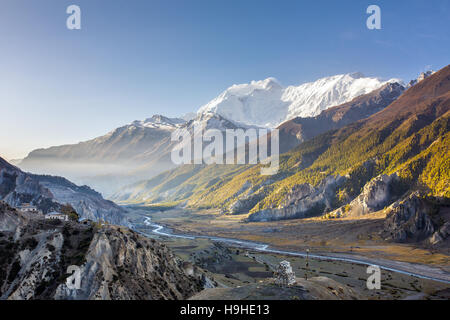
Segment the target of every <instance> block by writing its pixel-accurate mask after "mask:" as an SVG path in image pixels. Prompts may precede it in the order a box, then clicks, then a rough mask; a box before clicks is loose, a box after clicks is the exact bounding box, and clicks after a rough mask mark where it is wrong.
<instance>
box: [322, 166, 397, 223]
mask: <svg viewBox="0 0 450 320" xmlns="http://www.w3.org/2000/svg"><path fill="white" fill-rule="evenodd" d="M398 179H399V178H398V176H397V174H396V173H394V174H391V175H380V176H377V177H375V178H373V179H372V180H370V181H369V182H368V183H366V184H365V186H364V188H363V190H362V192H361V193H360V194H359V195H358V196H357V197H356V198H355V199H353V200H352V201H351V202H350V203H349V204H347V205H344V206H342V207H340V208H338V209H336V210H334V211H332V212H330V213H329V214H328V215H327V217H333V218H342V217H345V216H351V217H358V216H363V215H366V214H369V213H372V212H375V211H378V210H380V209H383V208H384V207H385V206H387V205H389V204H391V203H392V202H393V201H395V200H396V199H395V198H396V194H397V190H393V188H395V182H398Z"/></svg>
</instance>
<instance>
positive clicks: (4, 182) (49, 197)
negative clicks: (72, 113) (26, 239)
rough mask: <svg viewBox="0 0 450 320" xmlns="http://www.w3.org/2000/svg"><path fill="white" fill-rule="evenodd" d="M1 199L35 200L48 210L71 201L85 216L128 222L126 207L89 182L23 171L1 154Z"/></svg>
mask: <svg viewBox="0 0 450 320" xmlns="http://www.w3.org/2000/svg"><path fill="white" fill-rule="evenodd" d="M0 200H2V201H5V202H6V203H8V204H9V205H11V206H14V207H17V206H20V205H22V204H23V203H32V204H34V205H35V206H37V207H38V208H39V209H41V210H42V211H43V212H44V213H48V212H50V211H52V210H57V209H59V207H60V206H61V205H65V204H70V205H71V206H72V207H73V208H74V209H75V210H76V211H77V213H78V214H79V216H80V218H82V219H90V220H93V221H97V220H100V219H101V220H105V221H108V222H110V223H113V224H121V225H128V221H127V219H126V211H125V210H124V209H122V208H121V207H119V206H117V205H116V204H114V203H113V202H111V201H108V200H105V199H103V197H102V196H101V194H100V193H98V192H96V191H95V190H92V189H91V188H89V187H87V186H77V185H75V184H74V183H72V182H70V181H69V180H67V179H65V178H62V177H57V176H48V175H35V174H30V173H26V172H23V171H22V170H20V169H19V168H17V167H15V166H13V165H11V164H9V163H8V162H7V161H5V160H4V159H2V158H0Z"/></svg>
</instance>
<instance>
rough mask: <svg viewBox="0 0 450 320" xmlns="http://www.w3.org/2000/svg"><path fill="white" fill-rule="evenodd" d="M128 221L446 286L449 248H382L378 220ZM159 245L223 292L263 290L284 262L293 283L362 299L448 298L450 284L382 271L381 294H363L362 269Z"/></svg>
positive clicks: (196, 243) (199, 214)
mask: <svg viewBox="0 0 450 320" xmlns="http://www.w3.org/2000/svg"><path fill="white" fill-rule="evenodd" d="M131 215H132V216H134V219H136V221H138V220H139V219H141V221H142V217H143V215H144V216H148V217H150V218H151V220H152V222H154V223H158V224H162V225H165V226H167V227H169V228H171V229H172V230H173V231H174V233H179V234H195V235H209V236H220V237H224V238H233V239H242V240H251V241H255V242H263V243H267V244H270V245H271V246H272V247H273V248H278V249H282V250H292V251H297V252H305V251H306V249H310V251H311V254H326V255H329V256H337V257H347V258H353V259H359V260H363V261H368V262H370V263H373V264H380V265H384V266H389V267H392V268H398V269H400V270H405V271H410V272H418V271H420V273H421V274H424V275H427V276H430V277H436V278H440V279H447V280H450V273H449V272H450V259H449V253H448V246H444V247H442V248H441V249H439V250H430V248H427V247H424V246H422V247H420V246H414V245H411V244H393V243H388V242H385V241H383V240H382V239H380V238H379V237H377V231H378V230H380V228H381V227H382V223H383V218H384V216H383V214H382V213H377V214H374V215H371V216H370V218H365V219H358V220H349V219H341V220H323V219H319V218H311V219H298V220H286V221H277V222H260V223H242V222H241V220H242V216H229V215H221V214H219V213H217V212H215V211H196V212H193V211H187V210H181V209H173V210H166V211H153V210H150V209H148V208H139V209H134V210H132V213H131ZM161 240H163V241H164V242H166V244H167V245H169V246H170V247H172V249H173V250H174V251H175V252H176V253H177V254H178V255H180V256H181V257H182V258H183V259H187V260H191V261H192V262H194V263H196V264H197V265H200V266H202V267H204V268H205V269H206V270H208V271H209V272H211V273H212V278H214V279H215V280H217V281H218V282H219V283H220V284H221V285H223V286H226V287H240V286H242V285H245V284H251V283H258V282H261V283H263V284H264V283H265V282H267V279H270V278H271V277H272V273H273V270H274V268H275V267H276V265H277V263H279V262H280V261H282V260H288V261H290V262H291V264H292V266H293V269H294V271H295V272H296V274H297V277H302V278H303V277H304V276H305V273H307V274H308V277H309V278H311V277H318V276H326V277H329V278H330V279H333V280H335V281H338V282H339V283H344V284H346V285H348V286H349V287H351V288H355V290H356V291H357V292H359V294H360V295H361V297H363V298H369V299H405V298H445V299H447V298H448V297H450V296H449V295H450V285H449V284H448V283H447V284H446V283H440V282H436V281H432V280H426V279H419V278H416V277H411V276H409V275H405V274H400V273H397V272H390V271H385V270H383V272H382V283H383V288H382V289H381V290H375V291H369V290H367V288H366V280H367V277H368V275H367V274H366V266H363V265H360V264H355V263H349V262H343V261H331V260H315V259H310V262H309V267H308V268H306V261H305V258H303V257H292V256H286V255H281V254H275V253H273V254H272V253H261V252H257V251H252V250H246V254H243V250H242V248H230V247H228V246H225V245H220V244H217V243H213V242H212V241H209V240H207V239H182V238H167V237H162V238H161ZM218 248H219V249H218ZM224 248H225V249H224ZM239 251H240V252H239ZM224 252H225V253H224ZM224 257H226V258H224ZM224 259H225V262H224ZM205 263H206V265H205ZM419 295H420V296H419Z"/></svg>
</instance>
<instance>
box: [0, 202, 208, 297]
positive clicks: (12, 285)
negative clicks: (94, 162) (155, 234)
mask: <svg viewBox="0 0 450 320" xmlns="http://www.w3.org/2000/svg"><path fill="white" fill-rule="evenodd" d="M32 215H33V214H31V213H29V214H28V213H24V212H21V211H18V210H15V209H13V208H11V207H9V206H8V205H7V204H5V203H1V202H0V252H1V253H2V254H1V255H0V299H12V300H23V299H26V300H28V299H75V300H85V299H113V300H115V299H117V300H121V299H133V300H134V299H146V300H148V299H185V298H188V297H189V296H191V295H193V294H195V293H197V292H199V291H200V290H202V289H203V287H205V286H206V287H211V283H210V282H208V281H206V280H208V279H206V278H205V277H204V275H203V274H202V273H201V272H200V271H199V270H196V271H195V272H193V273H192V272H188V271H189V270H190V269H189V268H187V267H186V266H184V265H183V261H181V260H179V259H178V258H177V257H175V256H174V255H173V254H172V252H171V251H170V250H169V249H168V248H167V247H166V246H165V245H163V244H161V243H159V242H157V241H155V240H152V239H148V238H144V237H142V236H140V235H139V234H137V233H136V232H134V231H131V230H129V229H127V228H124V227H119V226H111V225H105V226H99V225H98V224H93V223H90V222H87V221H86V222H82V223H78V222H73V221H68V222H62V221H60V220H46V219H43V218H42V216H39V215H38V214H36V215H35V216H32ZM70 266H75V268H77V269H78V270H79V271H80V272H79V279H80V282H79V284H80V286H79V287H72V286H71V285H70V283H69V286H68V284H67V278H68V277H69V276H70V274H68V268H69V267H70Z"/></svg>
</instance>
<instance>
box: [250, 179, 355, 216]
mask: <svg viewBox="0 0 450 320" xmlns="http://www.w3.org/2000/svg"><path fill="white" fill-rule="evenodd" d="M345 180H346V178H345V177H342V176H336V177H333V176H329V177H327V178H326V179H324V180H323V181H322V182H321V183H320V184H319V185H317V186H316V187H314V186H312V185H310V184H307V183H305V184H300V185H296V186H294V187H293V188H292V189H291V190H290V192H289V193H288V194H287V196H286V198H285V199H284V201H283V203H282V204H281V205H279V206H278V207H277V208H270V209H264V210H261V211H258V212H255V213H253V214H251V215H250V216H249V217H248V219H247V220H248V221H251V222H255V221H274V220H284V219H292V218H305V217H310V216H315V215H321V214H322V213H323V212H324V211H325V210H327V209H330V208H333V201H334V200H335V197H336V190H337V189H338V187H339V186H341V185H342V184H343V183H344V181H345Z"/></svg>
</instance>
